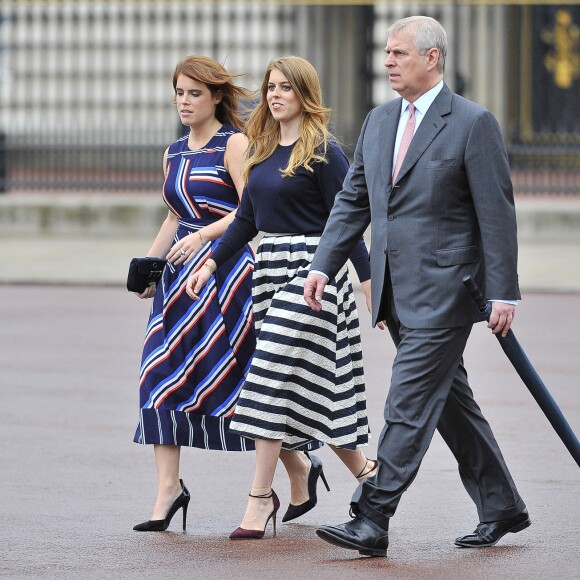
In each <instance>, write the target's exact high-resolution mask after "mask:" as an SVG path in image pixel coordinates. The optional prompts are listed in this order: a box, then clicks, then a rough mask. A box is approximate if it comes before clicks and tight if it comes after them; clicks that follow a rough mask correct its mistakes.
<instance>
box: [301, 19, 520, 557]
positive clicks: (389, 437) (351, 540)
mask: <svg viewBox="0 0 580 580" xmlns="http://www.w3.org/2000/svg"><path fill="white" fill-rule="evenodd" d="M387 36H388V40H387V45H386V48H385V50H386V53H387V58H386V61H385V66H386V68H387V70H388V74H389V80H390V82H391V85H392V87H393V89H394V90H395V91H396V92H398V93H399V95H400V96H401V97H402V98H400V99H396V100H395V101H393V102H391V103H387V104H385V105H381V106H379V107H377V108H375V109H374V110H372V111H371V112H370V113H369V115H368V116H367V118H366V120H365V122H364V125H363V127H362V130H361V135H360V138H359V141H358V144H357V147H356V151H355V153H354V161H353V164H352V166H351V168H350V170H349V173H348V175H347V177H346V179H345V182H344V185H343V190H342V191H341V192H340V193H339V194H338V196H337V198H336V202H335V205H334V208H333V210H332V213H331V214H330V217H329V219H328V222H327V225H326V228H325V230H324V233H323V235H322V238H321V241H320V245H319V247H318V249H317V251H316V255H315V257H314V260H313V262H312V266H311V270H310V274H309V275H308V278H307V280H306V283H305V288H304V297H305V300H306V302H307V303H308V304H309V305H310V307H311V308H313V309H314V310H317V311H319V310H321V309H323V308H324V300H325V296H324V288H325V286H326V283H327V281H328V279H331V278H332V277H333V276H335V274H336V273H337V272H338V270H339V268H340V267H341V266H342V264H343V263H344V262H345V261H346V259H347V258H348V256H349V254H350V252H351V249H352V247H353V246H354V244H355V243H356V241H357V240H358V239H359V238H360V236H361V235H362V233H363V232H364V231H365V229H366V228H367V227H368V225H369V223H370V224H371V240H372V245H371V254H370V259H371V273H372V278H371V283H372V320H373V325H374V324H377V323H378V322H380V321H383V320H386V323H387V326H388V328H389V332H390V334H391V336H392V338H393V340H394V342H395V345H396V347H397V353H396V356H395V360H394V362H393V369H392V379H391V386H390V389H389V394H388V397H387V401H386V405H385V411H384V417H385V427H384V429H383V431H382V433H381V435H380V438H379V443H378V457H377V459H378V470H377V475H376V476H375V477H374V478H372V479H369V480H367V481H366V482H364V483H363V484H362V485H361V486H359V488H358V489H357V490H356V492H355V494H354V496H353V499H352V503H351V507H352V513H353V516H354V519H352V520H351V521H349V522H347V523H345V524H341V525H336V526H322V527H321V528H320V529H318V530H317V534H318V535H319V536H320V537H321V538H323V539H324V540H326V541H328V542H331V543H333V544H337V545H339V546H342V547H344V548H348V549H354V550H358V551H359V552H360V553H361V554H365V555H371V556H386V554H387V546H388V527H389V519H390V518H391V517H392V516H393V514H394V513H395V510H396V508H397V505H398V503H399V500H400V499H401V496H402V494H403V492H404V491H405V490H406V489H407V487H408V486H409V485H410V484H411V482H412V481H413V479H414V478H415V476H416V474H417V471H418V469H419V466H420V464H421V460H422V459H423V456H424V454H425V452H426V451H427V448H428V447H429V444H430V442H431V439H432V437H433V433H434V431H435V429H438V431H439V433H440V434H441V435H442V437H443V439H444V440H445V442H446V443H447V445H448V446H449V448H450V449H451V451H452V452H453V454H454V456H455V458H456V459H457V462H458V464H459V474H460V476H461V479H462V482H463V484H464V486H465V488H466V490H467V492H468V494H469V495H470V497H471V498H472V500H473V501H474V503H475V505H476V507H477V511H478V515H479V520H480V523H479V524H478V526H477V528H476V530H475V531H474V532H473V533H472V534H468V535H466V536H462V537H460V538H457V539H456V540H455V544H456V545H458V546H461V547H485V546H492V545H495V544H496V543H497V541H498V540H499V539H500V538H501V537H502V536H504V535H505V534H506V533H508V532H519V531H520V530H522V529H524V528H526V527H528V526H529V525H530V523H531V522H530V519H529V516H528V512H527V509H526V506H525V504H524V502H523V500H522V498H521V497H520V495H519V493H518V491H517V489H516V487H515V484H514V482H513V480H512V477H511V475H510V473H509V470H508V468H507V466H506V464H505V461H504V459H503V457H502V454H501V452H500V450H499V447H498V444H497V442H496V440H495V437H494V435H493V433H492V431H491V428H490V426H489V424H488V423H487V421H486V419H485V418H484V417H483V415H482V413H481V411H480V409H479V407H478V405H477V403H476V402H475V401H474V399H473V393H472V391H471V389H470V387H469V383H468V380H467V373H466V371H465V368H464V366H463V352H464V349H465V345H466V342H467V339H468V337H469V334H470V332H471V328H472V325H473V323H475V322H480V321H482V320H483V319H484V318H483V315H482V314H481V313H480V311H479V309H478V307H477V305H476V304H475V302H474V301H473V299H472V298H471V296H470V294H469V293H468V292H467V290H466V289H465V288H464V286H463V284H462V279H463V277H464V276H466V275H470V276H471V277H472V278H473V279H474V280H475V281H476V283H477V284H478V286H479V287H480V289H481V290H482V292H483V293H484V296H486V297H487V299H488V300H490V301H491V302H492V314H491V317H490V321H489V323H488V327H489V328H490V329H491V330H492V332H493V333H494V334H495V333H502V335H504V336H505V335H506V334H507V332H508V330H509V328H510V326H511V323H512V320H513V318H514V314H515V305H516V304H517V300H518V299H519V298H520V293H519V288H518V278H517V239H516V219H515V211H514V202H513V192H512V185H511V180H510V171H509V165H508V158H507V153H506V149H505V145H504V142H503V139H502V135H501V132H500V128H499V126H498V123H497V121H496V120H495V118H494V117H493V115H492V114H491V113H490V112H489V111H487V110H485V109H484V108H483V107H480V106H479V105H477V104H475V103H472V102H470V101H468V100H466V99H464V98H462V97H460V96H459V95H456V94H454V93H453V92H452V91H451V90H450V89H449V88H448V87H447V85H446V84H445V83H444V82H443V71H444V68H445V56H446V53H447V38H446V33H445V30H444V29H443V27H442V26H441V25H440V24H439V22H437V21H436V20H434V19H432V18H429V17H425V16H416V17H410V18H405V19H403V20H400V21H398V22H396V23H394V24H393V25H392V26H391V27H390V28H389V30H388V31H387ZM409 141H410V144H409ZM407 146H408V148H407ZM405 150H406V151H405ZM402 157H404V159H401V158H402ZM393 168H395V169H393ZM393 173H395V176H394V177H393Z"/></svg>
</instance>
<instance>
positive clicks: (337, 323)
mask: <svg viewBox="0 0 580 580" xmlns="http://www.w3.org/2000/svg"><path fill="white" fill-rule="evenodd" d="M261 97H262V98H261V101H260V103H259V104H258V105H257V107H256V108H255V109H254V111H253V112H252V114H251V116H250V119H249V121H248V123H247V125H246V133H247V135H248V138H249V150H248V155H247V159H246V162H245V165H244V178H245V181H246V188H245V190H244V196H243V199H242V202H241V205H240V209H239V210H238V212H237V214H236V218H235V220H234V221H233V222H232V224H231V226H230V227H229V228H228V230H227V232H226V233H225V234H224V236H223V237H222V240H221V242H220V243H219V245H218V246H217V247H216V248H214V250H213V252H212V256H211V258H208V259H207V260H205V262H204V264H203V265H204V267H203V268H200V269H199V270H197V272H196V273H194V274H193V275H191V276H190V278H189V280H188V282H187V292H188V294H189V295H190V296H191V297H192V298H194V300H199V299H201V298H202V297H203V295H204V292H205V290H204V286H205V284H206V283H207V282H208V280H211V279H212V278H211V276H212V275H213V274H214V273H215V274H216V275H217V274H219V271H220V270H221V268H222V267H223V264H224V263H225V262H226V261H227V260H228V259H229V257H230V256H231V255H233V254H234V253H235V252H236V251H238V250H239V248H240V247H242V246H243V244H244V243H247V242H248V241H249V240H251V239H252V238H253V237H255V236H256V234H257V233H258V231H262V232H265V234H264V237H263V238H262V240H261V242H260V244H259V247H258V251H257V254H256V266H255V271H254V275H253V301H254V313H255V314H254V315H255V326H256V335H257V346H256V353H255V355H254V359H253V362H252V364H251V366H250V370H249V372H248V375H247V377H246V380H245V382H244V386H243V388H242V392H241V393H240V397H239V398H238V402H237V404H236V410H235V413H234V417H233V419H232V422H231V424H230V431H231V432H232V433H235V434H237V435H241V436H244V437H248V438H250V439H253V440H254V441H255V445H256V471H255V474H254V480H253V484H252V488H251V492H250V497H249V500H248V504H247V508H246V513H245V515H244V518H243V521H242V523H241V525H240V527H239V528H238V529H237V530H236V531H234V532H233V533H232V535H231V536H230V537H231V538H232V539H244V538H260V537H263V535H264V531H265V527H266V525H267V522H268V521H269V519H270V518H272V517H273V518H274V525H275V521H276V520H275V518H276V511H277V509H278V506H279V501H278V498H277V497H276V495H275V493H274V492H273V490H272V487H271V484H272V480H273V477H274V471H275V467H276V463H277V460H278V458H279V457H280V458H282V459H283V461H284V463H285V466H286V468H287V469H288V464H289V463H291V462H295V468H294V470H292V469H291V470H289V471H290V472H292V471H294V473H297V472H299V471H300V468H301V473H302V479H301V480H298V479H296V478H295V477H293V476H292V473H291V477H290V481H291V492H292V500H291V505H290V508H289V512H292V511H293V510H292V508H293V507H294V508H296V507H297V506H299V505H301V500H302V501H304V500H305V502H306V505H310V507H313V504H315V503H316V494H315V493H314V498H313V497H312V491H313V489H312V485H308V484H311V483H312V478H311V477H309V475H310V474H311V472H312V470H313V468H315V464H314V458H313V459H312V460H311V461H312V463H311V461H309V460H308V456H307V455H306V456H305V455H303V454H291V453H290V450H292V449H296V448H297V447H300V446H303V445H304V444H306V443H308V442H312V441H321V442H324V443H327V444H329V445H330V446H331V447H332V448H333V449H334V450H335V452H336V453H337V454H338V456H339V458H340V459H341V460H342V461H343V462H344V463H345V464H346V466H347V467H348V468H349V470H350V471H351V472H352V474H353V475H354V476H355V477H360V478H361V479H362V478H364V477H368V476H371V475H373V474H374V468H375V462H372V461H369V460H367V458H366V456H365V455H364V453H362V450H361V449H360V446H363V445H367V442H368V422H367V414H366V400H365V388H364V376H363V366H362V353H361V345H360V332H359V325H358V316H357V312H356V306H355V301H354V296H353V291H352V286H351V283H350V281H349V277H348V271H347V269H346V267H345V268H343V270H342V271H341V272H340V274H339V275H338V276H337V277H336V279H335V280H334V281H333V282H332V284H330V285H329V286H328V292H327V293H326V295H325V297H324V299H325V301H326V302H325V308H324V311H323V313H322V314H320V315H317V314H314V313H313V312H312V311H311V310H310V309H309V308H308V306H307V305H306V303H305V302H304V299H303V285H304V281H305V278H306V276H307V274H308V271H309V266H310V262H311V260H312V257H313V255H314V252H315V250H316V246H317V244H318V240H319V237H320V235H321V233H322V231H323V229H324V225H325V223H326V220H327V219H328V215H329V213H330V209H331V208H332V204H333V202H334V197H335V195H336V193H338V191H339V190H340V189H341V186H342V182H343V179H344V177H345V175H346V172H347V170H348V161H347V159H346V156H345V155H344V153H343V152H342V150H341V149H340V147H339V146H338V144H337V143H336V142H334V141H333V140H332V139H331V136H330V134H329V132H328V122H329V118H330V110H329V109H327V108H326V107H324V105H323V103H322V94H321V89H320V83H319V79H318V76H317V74H316V71H315V70H314V68H313V67H312V65H311V64H310V63H308V62H307V61H305V60H304V59H302V58H300V57H295V56H289V57H283V58H280V59H277V60H275V61H273V62H272V63H271V64H270V66H269V68H268V70H267V71H266V74H265V77H264V81H263V83H262V88H261ZM351 261H352V262H353V264H354V266H355V268H356V270H357V274H358V276H359V279H360V280H361V282H362V286H363V289H364V291H365V295H366V298H367V302H368V303H370V268H369V263H368V253H367V250H366V246H365V245H364V241H363V240H361V241H360V244H359V245H358V246H357V248H355V251H354V252H353V254H352V256H351ZM216 269H217V271H216ZM288 456H290V459H289V458H288ZM298 462H302V463H301V465H298ZM314 482H315V480H314ZM309 488H310V489H309ZM314 492H315V488H314ZM306 498H308V499H306ZM312 500H314V501H312ZM308 501H310V504H308ZM294 511H296V510H294ZM301 513H305V511H304V510H301ZM287 516H288V512H287V514H286V516H285V518H284V519H285V520H287V519H293V518H287ZM274 531H275V528H274Z"/></svg>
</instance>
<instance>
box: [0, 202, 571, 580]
mask: <svg viewBox="0 0 580 580" xmlns="http://www.w3.org/2000/svg"><path fill="white" fill-rule="evenodd" d="M15 198H19V199H18V200H15ZM22 198H23V196H4V197H3V198H0V369H2V371H1V373H0V393H2V404H1V405H0V437H1V438H2V442H3V443H2V447H1V449H2V451H1V453H2V455H1V463H0V465H1V469H0V490H1V495H0V498H1V499H0V505H1V512H0V513H1V514H2V524H1V525H0V577H7V578H57V577H58V578H71V579H76V578H115V579H124V578H128V579H133V578H135V579H137V578H159V577H162V576H166V577H167V576H169V577H172V578H283V579H285V578H288V579H290V578H304V579H310V578H323V579H327V578H328V579H333V580H338V579H343V578H344V579H350V578H353V577H366V578H369V579H370V578H385V577H389V578H396V579H399V578H400V579H404V580H407V579H409V580H410V579H417V578H420V579H423V578H429V579H441V580H443V579H446V580H447V579H451V580H454V579H457V580H459V579H467V578H468V579H473V580H479V579H482V580H483V579H485V580H487V579H488V578H489V579H491V578H507V579H511V578H514V579H520V578H521V579H524V578H525V579H529V578H531V579H545V578H553V577H558V578H560V579H562V580H568V579H577V578H580V573H579V570H580V543H579V542H578V537H579V536H580V502H579V501H578V497H580V471H579V469H578V466H577V465H576V464H575V463H574V461H573V460H572V458H571V457H570V455H569V454H568V452H567V450H566V448H565V447H564V445H563V444H562V442H561V441H560V440H559V439H558V437H557V436H556V435H555V434H554V432H553V430H552V428H551V426H550V424H549V422H548V421H547V419H546V418H545V417H544V416H543V415H542V413H541V412H540V410H539V408H538V407H537V405H536V403H535V401H534V400H533V398H532V396H531V395H530V394H529V392H528V391H527V390H526V388H525V387H524V386H523V384H522V383H521V380H520V379H519V377H518V376H517V374H516V373H515V371H514V370H513V369H512V367H511V366H510V364H509V362H508V361H507V359H506V358H505V356H504V355H503V353H502V352H501V349H500V348H499V345H498V344H497V341H496V340H495V339H494V338H493V337H492V336H491V335H490V334H489V332H488V331H487V330H486V328H485V326H484V325H483V324H480V325H476V327H475V328H474V331H473V333H472V337H471V338H470V341H469V343H468V348H467V351H466V356H465V359H466V366H467V369H468V371H469V372H470V380H471V384H472V387H473V389H474V392H475V395H476V399H477V400H478V402H479V403H480V405H481V406H482V408H483V410H484V412H485V414H486V416H487V417H488V419H489V421H490V423H491V424H492V427H493V429H494V432H495V434H496V437H497V438H498V440H499V443H500V446H501V448H502V451H503V453H504V455H505V457H506V460H507V462H508V465H509V466H510V469H511V471H512V474H513V476H514V479H515V481H516V483H517V485H518V487H519V490H520V492H521V494H522V496H523V497H524V499H525V501H526V503H527V505H528V508H529V511H530V515H531V518H532V521H533V525H532V527H531V528H529V529H527V530H524V531H522V532H521V533H519V534H515V535H514V534H510V535H508V536H506V537H505V538H504V539H503V540H502V541H501V542H500V544H499V545H498V546H496V547H495V548H490V549H484V550H463V549H459V548H455V547H454V546H453V539H454V538H455V537H456V536H458V535H460V534H464V533H468V532H470V531H472V530H473V529H474V527H475V525H476V523H477V515H476V512H475V509H474V508H473V505H472V503H471V501H470V500H469V498H468V497H467V494H466V493H465V491H464V490H463V488H462V486H461V484H460V480H459V476H458V474H457V468H456V464H455V462H454V460H453V457H452V456H451V454H450V452H449V451H448V449H447V448H446V447H445V445H444V443H443V441H442V440H441V438H440V437H439V436H438V435H436V437H435V439H434V441H433V443H432V445H431V447H430V449H429V451H428V453H427V456H426V457H425V460H424V462H423V465H422V467H421V470H420V472H419V475H418V477H417V479H416V480H415V482H414V483H413V485H412V486H411V487H410V489H409V490H408V491H407V492H406V493H405V495H404V497H403V500H402V502H401V505H400V507H399V510H398V512H397V514H396V516H395V517H394V518H393V520H392V522H391V530H390V547H389V555H388V558H386V559H383V558H375V559H369V558H359V557H358V554H357V553H356V552H350V551H345V550H341V549H340V548H336V547H333V546H331V545H329V544H326V543H324V542H322V541H321V540H319V539H318V538H317V537H316V536H315V529H316V526H317V525H319V524H323V523H339V522H342V521H346V520H347V519H348V501H349V498H350V494H351V493H352V491H353V488H354V480H353V479H352V478H351V477H350V476H349V475H348V474H347V473H346V471H345V469H344V467H343V466H342V465H341V464H340V463H339V462H338V460H337V459H336V457H334V456H333V454H332V452H331V451H330V450H329V449H326V448H325V449H322V450H320V452H319V453H318V454H319V456H320V457H321V459H322V460H323V462H324V466H325V472H326V475H327V477H328V480H329V483H330V486H331V490H332V491H331V492H330V493H327V492H326V490H324V488H322V487H320V488H319V505H318V506H317V507H316V508H315V509H314V510H312V511H311V512H310V513H309V514H306V515H305V516H304V517H303V518H301V519H300V520H298V521H297V523H290V524H284V525H282V524H281V523H280V522H279V526H278V535H277V536H276V538H271V537H270V536H271V527H270V528H269V532H268V535H267V538H266V539H263V540H257V541H250V542H232V541H230V540H228V538H227V536H228V534H229V533H230V532H231V531H232V530H233V529H234V528H235V527H236V526H237V525H238V524H239V521H240V519H241V516H242V513H243V509H244V505H245V501H246V496H247V492H248V490H249V485H250V482H251V474H252V469H253V460H254V457H253V454H252V453H247V454H244V453H231V454H223V453H217V452H206V451H200V450H193V449H185V450H184V451H183V459H182V477H183V479H184V480H185V482H186V484H187V486H188V487H189V489H190V491H191V493H192V502H191V504H190V507H189V512H188V530H187V533H185V534H183V533H181V532H179V523H178V520H179V514H178V516H177V520H175V521H174V522H173V523H172V525H171V527H170V529H169V531H167V532H165V533H157V534H156V533H152V534H139V533H137V532H133V531H132V530H131V528H132V526H133V525H134V524H135V523H137V522H140V521H143V520H145V519H147V518H148V517H149V515H150V511H151V509H152V504H153V501H154V494H155V486H156V483H155V468H154V462H153V455H152V450H151V448H149V447H144V446H138V445H136V444H134V443H133V442H132V437H133V432H134V428H135V425H136V421H137V415H138V413H137V403H138V393H137V381H138V376H137V375H138V366H139V360H140V353H141V347H142V338H143V334H144V331H145V324H146V319H147V314H148V310H149V307H150V303H149V302H148V301H141V300H139V299H137V298H136V297H135V296H133V295H131V294H129V293H128V292H127V291H126V290H125V289H124V287H123V286H124V284H125V279H126V270H127V266H128V262H129V260H130V258H131V257H133V256H138V255H143V254H144V252H146V250H147V249H148V247H149V245H150V243H151V240H152V237H153V235H154V233H155V228H156V227H157V223H158V220H159V219H162V216H163V208H162V206H160V204H159V202H158V201H155V200H152V199H151V198H148V199H147V200H138V199H136V198H135V197H134V198H133V200H134V201H130V200H125V199H123V200H115V202H114V203H108V202H106V200H103V199H100V198H99V199H97V198H93V199H91V200H90V202H89V204H90V206H91V207H90V208H88V209H87V207H86V202H84V201H83V202H82V203H83V204H85V205H84V206H83V208H81V209H79V206H80V205H81V202H79V199H78V198H74V199H73V198H70V197H65V196H62V197H59V198H58V199H57V200H56V201H55V200H52V202H51V201H50V200H48V201H47V202H46V203H45V204H44V209H41V210H39V211H36V210H35V211H30V210H29V209H27V208H26V205H27V203H28V204H30V205H31V204H32V201H33V200H32V198H30V197H29V198H27V202H24V203H22V204H20V201H22ZM108 199H110V197H109V198H108ZM34 201H35V203H37V201H38V200H34ZM543 203H544V202H543V201H541V200H540V201H538V202H534V203H530V204H526V202H518V204H519V206H520V211H519V216H520V221H519V223H520V230H519V231H520V279H521V286H522V290H523V293H524V299H523V300H522V302H521V303H520V305H519V306H518V315H517V318H516V322H515V326H514V331H515V333H516V335H517V337H518V339H519V341H520V342H521V344H522V346H523V347H524V348H525V349H526V352H527V354H528V356H529V357H530V359H531V360H532V362H533V363H534V365H535V367H536V369H537V370H538V372H539V373H540V375H541V376H542V378H543V379H544V382H545V383H546V385H547V386H548V387H549V388H550V390H551V392H552V394H553V396H554V398H555V399H556V401H557V402H558V404H559V405H560V407H561V409H562V411H563V413H564V414H565V416H566V417H567V419H568V421H569V422H570V425H571V426H572V428H573V429H574V431H575V432H576V433H580V391H579V389H578V376H579V375H580V357H579V356H578V353H579V346H580V338H579V336H580V335H579V333H578V322H579V321H580V269H579V268H580V259H579V256H580V253H579V250H580V239H579V238H580V236H579V235H578V233H579V232H578V227H577V225H578V217H577V216H578V215H580V211H577V208H580V204H579V203H576V202H570V201H565V202H562V204H558V203H554V202H553V201H552V200H550V201H549V203H547V206H546V207H544V208H542V207H541V206H542V204H543ZM148 204H149V205H148ZM49 205H50V206H51V207H57V206H59V205H60V207H61V209H62V210H63V211H62V212H61V213H60V214H58V215H56V214H54V215H51V212H52V209H50V208H49V209H48V210H47V206H49ZM145 206H147V207H150V208H151V211H150V212H145V214H146V215H143V214H141V216H140V217H139V215H138V217H135V215H136V213H137V214H138V213H139V212H136V210H135V207H137V209H139V208H141V207H145ZM524 206H525V207H524ZM6 208H8V212H6V211H4V213H3V209H4V210H6ZM23 208H24V209H23ZM111 208H113V209H111ZM127 208H129V209H127ZM57 213H58V212H57ZM106 215H108V216H109V217H106ZM103 216H105V217H103ZM121 218H122V219H121ZM361 298H362V297H361V295H360V292H359V291H357V301H358V304H359V314H360V318H361V328H362V339H363V350H364V357H365V374H366V380H367V397H368V408H369V421H370V424H371V429H372V431H373V439H372V441H371V445H370V448H369V450H368V454H369V456H371V457H372V456H374V455H375V453H376V441H377V437H378V434H379V432H380V429H381V426H382V408H383V403H384V399H385V396H386V392H387V389H388V381H389V378H390V363H391V360H392V357H393V354H394V349H393V346H392V344H391V342H390V340H389V338H388V336H387V335H386V334H385V333H381V332H380V331H379V330H376V329H375V330H373V329H371V328H370V324H369V315H368V313H367V312H366V309H365V308H364V306H363V305H362V300H361ZM274 488H275V489H276V491H277V492H278V494H279V495H280V498H281V501H282V506H283V507H282V510H284V509H285V504H286V503H287V502H288V498H289V492H288V482H287V479H286V477H285V476H284V472H283V470H282V468H281V467H280V468H279V469H278V472H277V474H276V478H275V480H274Z"/></svg>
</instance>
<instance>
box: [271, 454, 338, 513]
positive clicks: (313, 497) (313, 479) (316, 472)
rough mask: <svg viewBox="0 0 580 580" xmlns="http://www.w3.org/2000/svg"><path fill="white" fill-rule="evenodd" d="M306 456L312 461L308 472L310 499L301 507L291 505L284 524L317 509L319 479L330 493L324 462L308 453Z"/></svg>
mask: <svg viewBox="0 0 580 580" xmlns="http://www.w3.org/2000/svg"><path fill="white" fill-rule="evenodd" d="M305 455H306V457H308V459H310V471H309V472H308V499H307V500H306V501H305V502H304V503H301V504H300V505H292V504H290V505H289V506H288V509H287V510H286V513H285V514H284V517H283V518H282V521H283V522H290V521H292V520H295V519H296V518H299V517H300V516H303V515H304V514H305V513H308V512H309V511H310V510H311V509H312V508H314V507H316V504H317V503H318V496H317V494H316V486H317V484H318V478H320V479H322V483H324V487H326V491H330V486H329V485H328V482H327V481H326V476H325V475H324V470H323V468H322V461H320V459H318V457H316V455H310V454H308V453H307V452H305Z"/></svg>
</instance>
